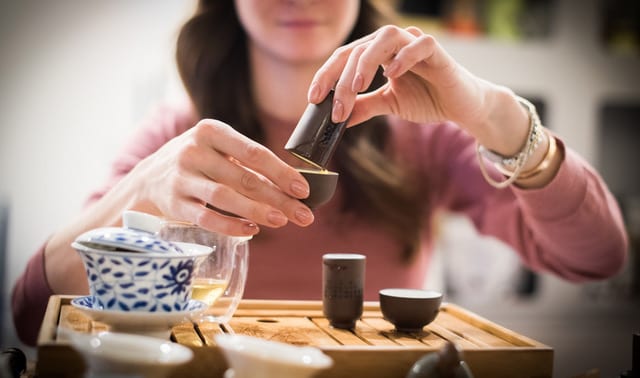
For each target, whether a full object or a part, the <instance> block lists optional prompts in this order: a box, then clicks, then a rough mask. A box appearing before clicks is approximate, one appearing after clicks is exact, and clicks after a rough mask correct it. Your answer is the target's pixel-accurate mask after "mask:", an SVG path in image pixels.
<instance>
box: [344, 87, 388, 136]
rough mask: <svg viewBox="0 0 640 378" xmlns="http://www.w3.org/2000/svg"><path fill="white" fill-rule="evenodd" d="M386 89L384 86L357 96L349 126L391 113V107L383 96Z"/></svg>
mask: <svg viewBox="0 0 640 378" xmlns="http://www.w3.org/2000/svg"><path fill="white" fill-rule="evenodd" d="M384 90H385V89H384V86H383V87H381V88H378V89H377V90H375V91H373V92H370V93H365V94H362V95H359V96H358V97H356V101H355V103H354V104H353V111H352V112H351V117H350V118H349V122H348V123H347V127H351V126H355V125H358V124H360V123H362V122H364V121H367V120H369V119H371V118H373V117H375V116H379V115H383V114H391V107H390V106H389V104H388V102H387V101H385V99H384V97H383V93H384Z"/></svg>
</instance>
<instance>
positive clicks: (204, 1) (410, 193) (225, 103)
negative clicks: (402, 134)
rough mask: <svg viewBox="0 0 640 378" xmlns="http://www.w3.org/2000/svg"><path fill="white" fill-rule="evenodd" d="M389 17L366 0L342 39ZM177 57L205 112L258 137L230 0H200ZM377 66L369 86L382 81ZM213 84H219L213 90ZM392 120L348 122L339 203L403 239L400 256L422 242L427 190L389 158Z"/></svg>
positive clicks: (339, 157)
mask: <svg viewBox="0 0 640 378" xmlns="http://www.w3.org/2000/svg"><path fill="white" fill-rule="evenodd" d="M385 20H386V19H385V18H384V16H383V15H382V13H380V12H379V11H378V10H377V9H376V8H375V7H374V6H373V5H372V4H370V3H369V2H368V1H362V3H361V6H360V14H359V16H358V19H357V21H356V24H355V26H354V28H353V30H352V31H351V35H350V36H349V38H348V40H347V41H345V42H349V41H352V40H354V39H357V38H360V37H362V36H364V35H367V34H370V33H372V32H374V31H375V30H376V29H378V28H379V27H380V26H381V25H383V23H384V22H385ZM176 58H177V64H178V71H179V73H180V77H181V79H182V81H183V83H184V85H185V88H186V90H187V92H188V93H189V95H190V97H191V100H192V101H193V103H194V105H195V108H196V110H197V111H198V113H199V114H198V115H199V116H200V117H202V118H216V119H219V120H221V121H224V122H226V123H228V124H230V125H232V126H233V127H234V128H235V129H236V130H238V131H239V132H241V133H242V134H244V135H246V136H248V137H249V138H251V139H253V140H256V141H258V142H264V137H265V135H264V130H263V129H262V128H261V126H260V122H259V120H258V119H257V111H256V109H257V107H256V104H255V102H254V101H253V96H252V93H251V89H250V88H251V85H250V82H251V72H250V69H249V59H248V49H247V36H246V33H245V31H244V29H243V27H242V25H241V24H240V22H239V20H238V17H237V14H236V10H235V6H234V3H233V1H232V0H227V1H222V0H200V1H199V4H198V8H197V10H196V12H195V14H194V15H193V17H192V18H191V19H189V20H188V21H187V22H186V24H185V25H184V26H183V27H182V29H181V31H180V34H179V36H178V44H177V50H176ZM384 82H385V79H384V77H383V76H382V74H381V73H380V72H378V74H377V75H376V78H375V80H374V82H373V84H372V85H371V87H370V88H369V90H373V89H375V88H378V87H379V86H380V85H382V84H384ZM212 88H215V90H212ZM388 140H389V126H388V124H387V122H386V121H385V118H382V117H377V118H373V119H370V120H368V121H366V123H365V124H364V125H361V126H358V127H354V128H350V129H348V130H347V131H346V132H345V134H344V137H343V140H342V142H341V143H340V145H339V146H338V149H337V151H336V154H335V156H334V160H335V162H336V165H337V167H336V169H337V170H338V171H339V172H340V185H341V186H342V187H343V189H344V190H345V200H344V202H343V204H342V210H343V211H345V212H347V211H353V212H356V213H358V214H361V215H363V216H366V217H368V218H369V219H371V220H372V221H373V222H375V223H377V224H379V225H380V226H381V227H382V228H384V229H385V230H387V231H388V232H389V233H390V234H391V235H393V236H394V237H395V238H396V239H397V240H398V241H399V242H400V243H401V244H402V245H403V251H404V252H403V258H405V259H407V260H408V259H409V258H410V257H411V255H412V254H413V252H415V251H416V250H417V246H418V243H419V237H420V229H421V227H422V226H423V222H422V210H423V205H424V203H425V198H424V196H419V195H418V194H419V193H418V188H416V186H415V185H412V184H411V183H410V182H409V180H410V179H411V177H413V176H414V175H412V174H411V173H410V172H409V169H408V167H403V166H401V165H400V164H399V163H398V162H397V161H394V160H393V159H389V158H388V157H387V153H388V152H389V151H388V149H389V146H388V145H387V144H388V143H387V141H388ZM421 204H422V205H421Z"/></svg>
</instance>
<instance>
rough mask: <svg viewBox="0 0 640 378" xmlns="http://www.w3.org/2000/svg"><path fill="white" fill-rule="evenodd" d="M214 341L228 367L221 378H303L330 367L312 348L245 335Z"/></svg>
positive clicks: (330, 361)
mask: <svg viewBox="0 0 640 378" xmlns="http://www.w3.org/2000/svg"><path fill="white" fill-rule="evenodd" d="M215 340H216V343H217V344H218V346H219V347H220V348H221V349H222V353H223V354H224V356H225V358H226V360H227V362H228V363H229V366H230V369H229V370H228V371H227V372H226V373H225V378H270V377H278V378H306V377H312V376H314V375H315V374H316V373H318V372H319V371H322V370H324V369H328V368H329V367H331V365H333V360H332V359H331V357H329V356H327V355H326V354H324V353H322V351H321V350H320V349H318V348H315V347H310V346H303V347H301V346H295V345H291V344H285V343H281V342H278V341H272V340H265V339H261V338H258V337H253V336H247V335H230V334H218V335H216V336H215Z"/></svg>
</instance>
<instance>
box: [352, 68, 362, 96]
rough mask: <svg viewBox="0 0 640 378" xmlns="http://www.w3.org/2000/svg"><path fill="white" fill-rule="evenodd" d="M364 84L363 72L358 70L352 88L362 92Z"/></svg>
mask: <svg viewBox="0 0 640 378" xmlns="http://www.w3.org/2000/svg"><path fill="white" fill-rule="evenodd" d="M363 86H364V78H363V77H362V74H360V72H358V73H357V74H356V77H354V78H353V84H352V85H351V90H352V91H354V92H360V91H362V90H363V88H362V87H363Z"/></svg>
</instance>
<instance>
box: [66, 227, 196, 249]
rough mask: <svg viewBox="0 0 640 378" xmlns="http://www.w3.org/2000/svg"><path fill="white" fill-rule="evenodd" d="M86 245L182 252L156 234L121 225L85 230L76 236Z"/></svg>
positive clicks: (79, 241)
mask: <svg viewBox="0 0 640 378" xmlns="http://www.w3.org/2000/svg"><path fill="white" fill-rule="evenodd" d="M76 242H78V243H80V244H83V245H85V246H87V247H91V248H96V249H104V250H113V251H123V252H141V253H161V254H172V255H177V254H184V251H183V250H182V249H181V248H180V247H178V245H176V244H174V243H172V242H170V241H167V240H164V239H161V238H160V237H159V236H158V235H156V234H153V233H150V232H146V231H141V230H136V229H133V228H123V227H104V228H96V229H93V230H91V231H87V232H85V233H84V234H82V235H80V236H78V237H77V238H76Z"/></svg>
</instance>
